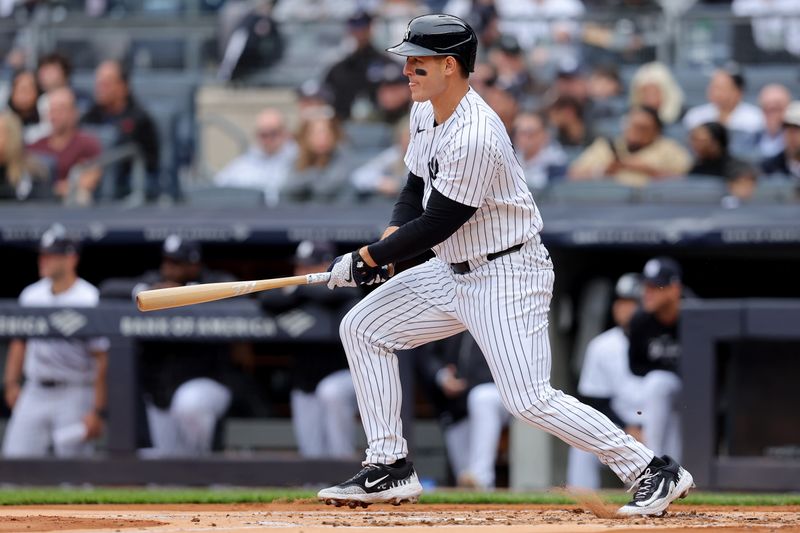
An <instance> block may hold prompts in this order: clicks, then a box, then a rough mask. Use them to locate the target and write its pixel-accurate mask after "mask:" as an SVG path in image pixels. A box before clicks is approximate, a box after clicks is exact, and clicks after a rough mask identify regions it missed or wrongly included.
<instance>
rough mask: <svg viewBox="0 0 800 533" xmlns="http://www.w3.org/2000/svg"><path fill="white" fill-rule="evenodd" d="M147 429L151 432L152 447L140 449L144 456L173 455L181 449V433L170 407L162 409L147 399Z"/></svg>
mask: <svg viewBox="0 0 800 533" xmlns="http://www.w3.org/2000/svg"><path fill="white" fill-rule="evenodd" d="M145 414H146V416H147V429H148V431H149V432H150V443H151V447H150V448H145V449H143V450H140V451H139V454H140V455H141V456H142V457H153V458H156V457H171V456H174V455H176V454H177V453H178V450H180V446H181V444H180V433H179V431H178V426H177V425H176V424H175V420H174V419H173V418H172V415H170V413H169V410H168V409H162V408H160V407H158V406H156V405H155V404H153V403H152V402H150V401H147V400H146V401H145Z"/></svg>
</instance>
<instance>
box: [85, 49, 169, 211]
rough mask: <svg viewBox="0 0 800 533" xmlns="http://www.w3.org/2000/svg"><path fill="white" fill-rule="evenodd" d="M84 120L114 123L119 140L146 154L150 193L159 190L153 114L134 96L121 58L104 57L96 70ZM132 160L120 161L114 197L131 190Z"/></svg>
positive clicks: (91, 123)
mask: <svg viewBox="0 0 800 533" xmlns="http://www.w3.org/2000/svg"><path fill="white" fill-rule="evenodd" d="M81 121H82V123H84V124H88V125H95V126H104V125H109V126H113V127H114V128H115V130H116V133H117V144H118V145H125V144H128V143H133V144H135V145H136V147H137V148H138V149H139V151H140V152H141V155H142V157H143V158H144V163H145V170H146V172H147V174H148V176H147V178H148V179H147V190H146V191H145V192H146V194H147V197H148V198H150V199H153V198H155V197H156V196H157V195H158V193H159V185H158V179H159V176H158V165H159V145H158V143H159V139H158V132H157V130H156V126H155V124H154V123H153V119H151V118H150V115H149V114H148V113H147V112H146V111H145V110H144V109H142V108H141V107H140V106H139V104H138V103H137V102H136V100H135V99H134V97H133V95H132V94H131V90H130V82H129V79H128V72H127V70H126V69H125V68H124V67H123V66H122V64H121V63H120V62H118V61H104V62H102V63H100V65H98V67H97V70H95V84H94V104H93V105H92V107H91V109H89V111H88V112H87V113H86V114H85V115H84V116H83V118H82V120H81ZM131 169H132V165H131V163H130V162H124V163H122V164H121V165H120V173H119V175H118V176H117V183H115V184H114V185H115V187H114V189H115V190H114V197H115V198H122V197H124V196H126V195H127V194H129V193H130V192H131Z"/></svg>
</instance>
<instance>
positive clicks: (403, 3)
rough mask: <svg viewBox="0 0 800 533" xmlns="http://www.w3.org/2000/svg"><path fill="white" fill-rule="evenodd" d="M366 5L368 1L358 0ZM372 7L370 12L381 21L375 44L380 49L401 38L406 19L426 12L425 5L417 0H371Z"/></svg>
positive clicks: (406, 22) (406, 25)
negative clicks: (361, 0) (377, 0)
mask: <svg viewBox="0 0 800 533" xmlns="http://www.w3.org/2000/svg"><path fill="white" fill-rule="evenodd" d="M360 3H361V5H362V6H365V7H366V6H368V4H369V2H360ZM372 3H373V4H374V9H371V10H370V12H371V13H372V14H373V15H374V16H375V17H376V18H378V19H380V21H381V25H380V27H381V31H380V33H379V35H378V39H377V42H376V44H378V45H379V46H380V48H381V49H385V48H388V47H389V46H392V45H393V44H394V43H397V42H400V41H402V40H403V34H404V33H405V31H406V28H407V27H408V21H409V20H411V19H413V18H414V17H418V16H420V15H424V14H426V13H428V12H429V11H428V8H427V6H425V5H424V3H423V2H420V1H419V0H381V1H379V2H376V1H374V0H373V1H372Z"/></svg>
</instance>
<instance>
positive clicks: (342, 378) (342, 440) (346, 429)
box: [317, 370, 357, 459]
mask: <svg viewBox="0 0 800 533" xmlns="http://www.w3.org/2000/svg"><path fill="white" fill-rule="evenodd" d="M317 397H318V398H319V402H320V405H321V407H322V413H323V417H322V427H323V428H324V430H325V442H326V445H327V450H326V452H327V453H326V454H325V455H327V456H328V457H338V458H343V459H347V458H352V457H353V455H354V454H355V448H356V444H355V438H356V435H355V434H356V409H357V406H356V391H355V388H353V378H352V377H350V372H349V371H348V370H337V371H336V372H333V373H331V374H329V375H327V376H325V377H324V378H323V379H322V381H320V382H319V385H317Z"/></svg>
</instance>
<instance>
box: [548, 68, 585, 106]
mask: <svg viewBox="0 0 800 533" xmlns="http://www.w3.org/2000/svg"><path fill="white" fill-rule="evenodd" d="M549 94H550V95H551V98H553V99H558V98H560V97H562V96H568V97H571V98H574V99H576V100H577V101H578V102H579V103H580V104H581V106H583V116H584V117H589V116H591V114H592V113H591V110H590V109H589V108H590V106H591V100H590V99H589V78H588V77H587V76H586V73H585V72H584V70H583V67H582V66H581V64H580V63H578V62H577V61H572V60H568V61H562V62H561V63H560V64H559V65H558V71H557V72H556V79H555V80H554V81H553V86H552V87H551V88H550V91H549Z"/></svg>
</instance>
